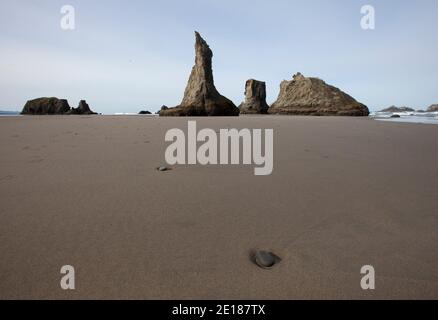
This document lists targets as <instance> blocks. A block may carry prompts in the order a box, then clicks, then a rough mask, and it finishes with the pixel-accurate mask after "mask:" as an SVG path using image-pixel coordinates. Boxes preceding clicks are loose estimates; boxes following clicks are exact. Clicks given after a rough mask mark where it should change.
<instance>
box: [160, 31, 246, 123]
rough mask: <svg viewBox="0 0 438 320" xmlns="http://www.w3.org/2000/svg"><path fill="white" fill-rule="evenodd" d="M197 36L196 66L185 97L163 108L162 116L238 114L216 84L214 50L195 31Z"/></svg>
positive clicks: (236, 109) (237, 110)
mask: <svg viewBox="0 0 438 320" xmlns="http://www.w3.org/2000/svg"><path fill="white" fill-rule="evenodd" d="M195 36H196V43H195V51H196V59H195V66H194V67H193V69H192V73H191V74H190V78H189V81H188V83H187V87H186V90H185V92H184V98H183V100H182V102H181V104H180V105H179V106H177V107H175V108H170V109H168V110H161V111H160V116H164V117H166V116H177V117H178V116H179V117H184V116H238V115H239V109H238V108H237V107H236V106H235V105H234V103H233V102H232V101H231V100H229V99H227V98H225V97H224V96H222V95H221V94H219V92H218V91H217V89H216V87H215V86H214V80H213V70H212V58H213V52H212V51H211V49H210V47H209V46H208V44H207V42H205V40H204V39H202V37H201V35H200V34H199V33H198V32H195Z"/></svg>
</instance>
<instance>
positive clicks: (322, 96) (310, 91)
mask: <svg viewBox="0 0 438 320" xmlns="http://www.w3.org/2000/svg"><path fill="white" fill-rule="evenodd" d="M268 113H270V114H289V115H311V116H328V115H330V116H368V115H369V110H368V108H367V107H366V106H365V105H363V104H362V103H359V102H357V101H356V100H355V99H354V98H353V97H351V96H349V95H348V94H346V93H344V92H342V91H341V90H339V89H338V88H336V87H333V86H331V85H328V84H326V83H325V82H324V81H323V80H321V79H318V78H307V77H305V76H303V75H302V74H301V73H297V74H296V75H294V76H293V80H291V81H283V82H282V83H281V85H280V94H279V96H278V99H277V101H275V102H274V103H273V104H272V106H271V107H270V108H269V110H268Z"/></svg>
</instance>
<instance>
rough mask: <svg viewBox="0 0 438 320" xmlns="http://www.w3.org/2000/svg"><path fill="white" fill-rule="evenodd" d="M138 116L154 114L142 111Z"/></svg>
mask: <svg viewBox="0 0 438 320" xmlns="http://www.w3.org/2000/svg"><path fill="white" fill-rule="evenodd" d="M138 114H141V115H147V114H152V112H150V111H140V112H139V113H138Z"/></svg>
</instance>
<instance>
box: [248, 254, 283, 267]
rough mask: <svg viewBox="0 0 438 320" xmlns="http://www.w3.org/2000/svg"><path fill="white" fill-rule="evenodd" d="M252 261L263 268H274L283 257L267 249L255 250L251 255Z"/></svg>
mask: <svg viewBox="0 0 438 320" xmlns="http://www.w3.org/2000/svg"><path fill="white" fill-rule="evenodd" d="M251 259H252V261H253V262H254V263H255V264H256V265H257V266H259V267H260V268H262V269H272V268H273V267H274V266H275V265H276V264H278V263H280V261H281V258H280V257H279V256H277V255H276V254H275V253H272V252H269V251H265V250H255V251H253V252H252V255H251Z"/></svg>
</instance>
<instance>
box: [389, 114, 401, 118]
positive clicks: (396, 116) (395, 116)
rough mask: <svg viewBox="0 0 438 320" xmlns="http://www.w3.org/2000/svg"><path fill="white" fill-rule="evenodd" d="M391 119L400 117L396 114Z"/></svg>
mask: <svg viewBox="0 0 438 320" xmlns="http://www.w3.org/2000/svg"><path fill="white" fill-rule="evenodd" d="M391 118H401V117H400V115H398V114H393V115H392V116H391Z"/></svg>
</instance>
